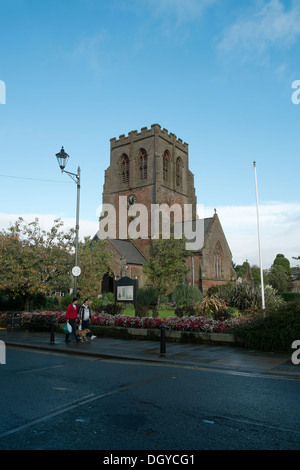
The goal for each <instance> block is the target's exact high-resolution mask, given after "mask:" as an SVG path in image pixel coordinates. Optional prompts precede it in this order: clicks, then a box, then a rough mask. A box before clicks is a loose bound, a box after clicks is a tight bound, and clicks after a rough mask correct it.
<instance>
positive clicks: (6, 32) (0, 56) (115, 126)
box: [0, 0, 300, 268]
mask: <svg viewBox="0 0 300 470" xmlns="http://www.w3.org/2000/svg"><path fill="white" fill-rule="evenodd" d="M0 17H1V28H0V80H2V82H4V83H5V88H6V100H5V104H2V103H1V104H0V153H1V170H0V195H1V203H2V204H1V207H0V230H1V229H2V228H7V226H8V224H9V221H11V222H13V221H14V220H15V219H16V218H17V217H18V216H19V215H21V216H23V217H25V219H26V220H27V221H31V220H33V218H34V217H39V219H40V221H41V223H42V224H44V225H45V226H48V225H49V224H51V223H52V222H53V220H54V218H55V217H61V218H62V219H63V220H64V221H65V223H66V226H68V225H72V224H74V218H75V210H76V185H75V183H73V182H72V180H71V179H70V178H69V177H68V176H67V175H63V174H61V173H60V171H59V168H58V165H57V162H56V158H55V154H56V153H57V152H59V151H60V149H61V146H62V145H63V146H64V147H65V150H66V152H68V153H69V155H70V159H69V162H68V167H67V169H68V170H69V171H73V172H76V171H77V167H78V166H80V168H81V174H82V188H81V201H80V233H81V235H82V236H83V235H91V236H93V235H94V233H95V232H96V231H97V227H98V216H99V206H100V204H101V201H102V189H103V183H104V171H105V169H106V168H107V167H108V165H109V158H110V139H111V138H112V137H118V136H119V135H121V134H128V132H130V131H131V130H138V131H140V129H141V128H142V127H150V126H151V125H152V124H154V123H158V124H160V125H161V127H162V128H166V129H168V131H169V132H173V133H174V134H176V136H177V137H178V138H181V139H182V140H183V141H185V142H188V144H189V158H190V169H191V171H192V172H193V173H194V176H195V187H196V194H197V199H198V204H201V205H202V204H203V205H204V209H205V215H206V216H211V215H212V214H213V210H214V208H216V209H217V213H218V215H219V218H220V220H221V223H222V226H223V229H224V232H225V235H226V237H227V240H228V242H229V245H230V248H231V251H232V254H233V261H234V262H235V263H238V264H239V263H242V262H243V261H244V260H245V259H248V260H249V261H250V263H251V264H259V255H258V237H257V221H256V198H255V180H254V170H253V161H254V160H255V161H256V165H257V180H258V195H259V210H260V232H261V247H262V259H263V266H264V267H265V268H267V267H269V266H270V265H271V264H272V262H273V260H274V258H275V256H276V254H277V253H283V254H285V256H287V257H288V258H289V260H290V262H291V265H292V266H293V265H296V264H298V263H299V262H298V261H296V260H293V259H292V257H293V256H299V255H300V243H299V240H300V197H299V178H300V171H299V169H300V165H299V161H300V159H299V156H300V104H299V105H297V104H294V103H293V102H292V99H291V98H292V94H293V92H294V91H295V90H293V89H292V83H293V81H295V80H300V63H299V51H300V47H299V46H300V5H299V2H298V1H293V0H291V1H285V0H253V1H244V0H236V1H234V2H233V1H232V0H202V1H201V0H184V1H183V0H103V1H99V0H44V1H43V2H41V1H36V0H0ZM0 101H1V95H0ZM2 101H3V100H2ZM41 180H43V181H41Z"/></svg>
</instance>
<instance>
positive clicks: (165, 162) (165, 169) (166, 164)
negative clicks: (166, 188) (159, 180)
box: [163, 150, 170, 181]
mask: <svg viewBox="0 0 300 470" xmlns="http://www.w3.org/2000/svg"><path fill="white" fill-rule="evenodd" d="M169 161H170V154H169V152H168V150H166V151H165V153H164V155H163V179H164V181H168V179H169Z"/></svg>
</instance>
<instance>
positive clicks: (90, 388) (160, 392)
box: [0, 347, 300, 455]
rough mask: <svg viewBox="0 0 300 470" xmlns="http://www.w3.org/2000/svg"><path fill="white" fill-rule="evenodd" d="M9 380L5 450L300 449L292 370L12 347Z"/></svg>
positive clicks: (0, 432) (4, 392) (4, 388)
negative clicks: (278, 372) (255, 370)
mask: <svg viewBox="0 0 300 470" xmlns="http://www.w3.org/2000/svg"><path fill="white" fill-rule="evenodd" d="M0 383H1V400H0V416H1V422H0V449H1V450H73V449H75V450H105V451H108V450H110V451H113V450H124V451H134V450H147V451H151V450H153V451H154V450H157V451H173V452H174V451H181V452H182V451H188V450H189V451H191V450H195V451H196V450H299V449H300V426H299V421H300V420H299V418H300V407H299V396H300V381H299V380H297V379H294V378H291V377H275V376H270V375H268V376H267V375H265V376H264V375H263V374H249V373H248V374H247V373H244V372H233V371H231V372H230V371H225V370H224V371H220V370H214V369H210V368H209V367H208V368H203V367H190V366H178V365H177V366H175V365H174V366H172V365H170V364H160V363H146V362H142V361H140V362H138V361H124V360H108V359H107V360H103V359H99V358H92V357H90V358H89V357H82V356H78V357H75V356H70V355H65V354H60V353H51V352H50V353H49V352H40V351H37V350H28V349H24V350H22V349H21V348H11V347H9V348H7V360H6V364H5V365H1V366H0ZM108 455H110V454H108Z"/></svg>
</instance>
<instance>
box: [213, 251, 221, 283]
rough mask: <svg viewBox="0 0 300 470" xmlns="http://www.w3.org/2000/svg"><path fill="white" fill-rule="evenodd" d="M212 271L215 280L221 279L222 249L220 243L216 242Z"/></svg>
mask: <svg viewBox="0 0 300 470" xmlns="http://www.w3.org/2000/svg"><path fill="white" fill-rule="evenodd" d="M214 270H215V278H217V279H221V277H222V247H221V243H220V242H217V243H216V246H215V252H214Z"/></svg>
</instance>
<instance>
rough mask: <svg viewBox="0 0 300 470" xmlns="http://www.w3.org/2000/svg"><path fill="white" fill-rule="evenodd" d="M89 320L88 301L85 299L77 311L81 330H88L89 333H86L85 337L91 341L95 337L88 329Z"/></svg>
mask: <svg viewBox="0 0 300 470" xmlns="http://www.w3.org/2000/svg"><path fill="white" fill-rule="evenodd" d="M90 318H91V309H90V306H89V299H85V301H84V302H83V304H82V305H81V307H80V309H79V322H80V325H81V327H82V329H83V330H85V329H86V328H88V329H89V330H90V332H89V333H87V336H89V337H90V338H91V340H92V339H95V338H96V336H95V335H93V333H92V331H91V328H90Z"/></svg>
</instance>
